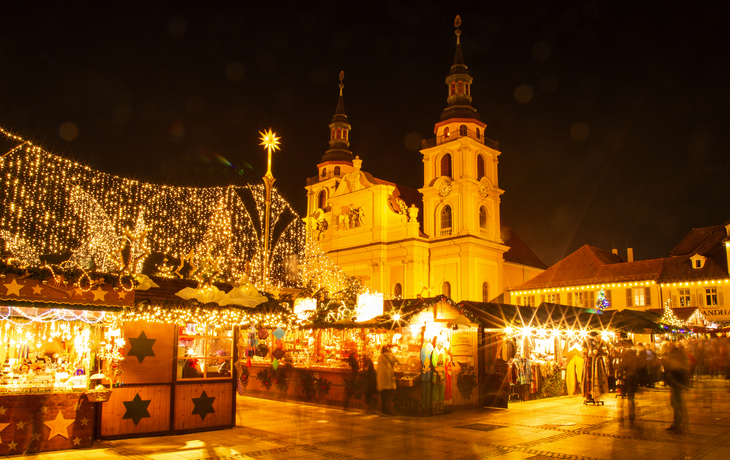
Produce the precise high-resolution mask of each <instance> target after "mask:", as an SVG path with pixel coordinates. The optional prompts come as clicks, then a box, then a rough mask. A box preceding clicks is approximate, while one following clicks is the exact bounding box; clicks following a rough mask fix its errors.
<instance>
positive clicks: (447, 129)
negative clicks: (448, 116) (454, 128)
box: [444, 126, 449, 138]
mask: <svg viewBox="0 0 730 460" xmlns="http://www.w3.org/2000/svg"><path fill="white" fill-rule="evenodd" d="M447 137H449V127H448V126H447V127H446V128H444V138H447Z"/></svg>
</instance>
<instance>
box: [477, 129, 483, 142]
mask: <svg viewBox="0 0 730 460" xmlns="http://www.w3.org/2000/svg"><path fill="white" fill-rule="evenodd" d="M481 138H482V132H481V131H479V128H477V140H478V139H481Z"/></svg>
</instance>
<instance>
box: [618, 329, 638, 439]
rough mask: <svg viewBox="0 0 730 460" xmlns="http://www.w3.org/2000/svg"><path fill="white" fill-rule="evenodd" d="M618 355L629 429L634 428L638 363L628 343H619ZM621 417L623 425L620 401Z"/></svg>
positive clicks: (626, 341)
mask: <svg viewBox="0 0 730 460" xmlns="http://www.w3.org/2000/svg"><path fill="white" fill-rule="evenodd" d="M619 347H620V348H619V355H620V361H619V362H620V365H619V366H620V370H619V372H620V375H621V380H622V382H623V391H624V392H625V393H624V394H625V395H626V402H627V405H628V409H629V410H628V412H629V413H628V419H629V426H630V427H631V428H635V427H636V401H635V397H636V391H637V390H638V388H639V369H640V363H639V358H638V350H637V349H636V348H634V347H633V345H632V344H631V342H630V341H628V340H625V341H622V342H620V343H619ZM620 412H621V416H620V417H619V420H620V423H621V424H622V425H623V421H624V414H623V412H624V404H623V400H622V401H621V407H620Z"/></svg>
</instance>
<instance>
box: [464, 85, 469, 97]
mask: <svg viewBox="0 0 730 460" xmlns="http://www.w3.org/2000/svg"><path fill="white" fill-rule="evenodd" d="M464 86H465V87H466V95H467V96H469V95H470V94H469V83H464Z"/></svg>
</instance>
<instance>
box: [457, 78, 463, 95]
mask: <svg viewBox="0 0 730 460" xmlns="http://www.w3.org/2000/svg"><path fill="white" fill-rule="evenodd" d="M457 92H458V93H459V94H464V82H463V81H460V82H459V86H458V89H457Z"/></svg>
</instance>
